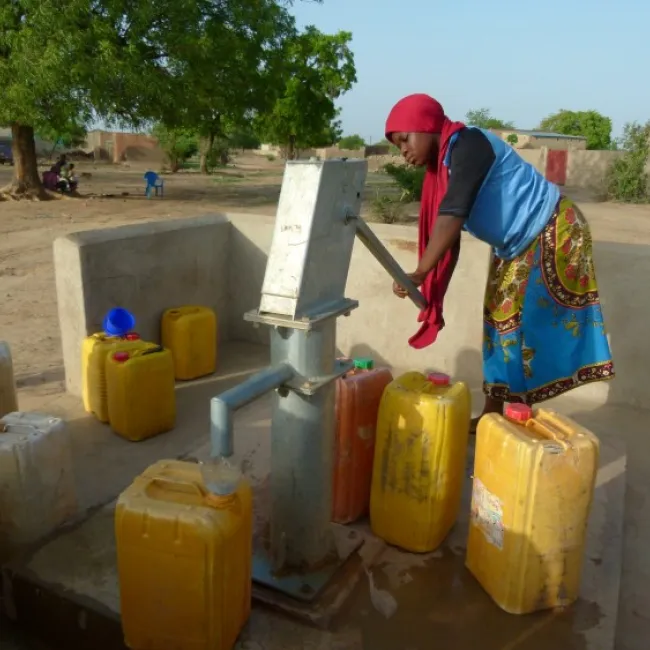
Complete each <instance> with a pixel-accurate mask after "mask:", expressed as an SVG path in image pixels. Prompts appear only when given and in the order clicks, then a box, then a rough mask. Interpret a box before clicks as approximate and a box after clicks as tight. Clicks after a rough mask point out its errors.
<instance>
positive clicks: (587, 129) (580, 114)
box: [539, 109, 612, 149]
mask: <svg viewBox="0 0 650 650" xmlns="http://www.w3.org/2000/svg"><path fill="white" fill-rule="evenodd" d="M539 128H540V129H541V130H542V131H550V132H551V133H562V134H563V135H578V136H582V137H584V138H587V149H610V148H611V146H612V120H610V119H609V117H605V116H604V115H601V114H600V113H598V112H597V111H568V110H566V109H561V110H559V111H558V112H557V113H554V114H553V115H549V116H548V117H545V118H544V119H543V120H542V122H541V124H540V125H539Z"/></svg>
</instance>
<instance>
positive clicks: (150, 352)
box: [140, 345, 165, 357]
mask: <svg viewBox="0 0 650 650" xmlns="http://www.w3.org/2000/svg"><path fill="white" fill-rule="evenodd" d="M164 349H165V348H163V346H162V345H157V346H156V347H155V348H151V349H149V350H143V351H142V352H141V353H140V356H141V357H144V356H145V354H156V353H157V352H162V351H163V350H164Z"/></svg>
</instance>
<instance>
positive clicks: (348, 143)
mask: <svg viewBox="0 0 650 650" xmlns="http://www.w3.org/2000/svg"><path fill="white" fill-rule="evenodd" d="M338 145H339V149H363V147H365V146H366V141H365V140H364V139H363V138H362V137H361V136H360V135H358V134H357V133H355V134H354V135H346V136H344V137H343V138H341V139H340V140H339V141H338Z"/></svg>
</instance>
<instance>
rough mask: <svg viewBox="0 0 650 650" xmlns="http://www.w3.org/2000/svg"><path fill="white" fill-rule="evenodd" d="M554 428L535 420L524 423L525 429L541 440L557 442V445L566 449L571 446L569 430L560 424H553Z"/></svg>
mask: <svg viewBox="0 0 650 650" xmlns="http://www.w3.org/2000/svg"><path fill="white" fill-rule="evenodd" d="M553 425H554V426H549V425H548V424H547V423H545V422H540V421H539V420H536V419H531V420H528V422H526V428H527V429H530V430H531V431H533V432H534V433H536V434H537V435H538V436H540V437H542V438H547V439H548V440H552V441H553V442H557V443H558V444H559V445H561V446H562V447H564V449H568V448H569V447H570V446H571V442H570V435H569V434H570V430H569V429H567V428H566V427H564V426H562V425H560V423H557V424H556V423H555V422H553Z"/></svg>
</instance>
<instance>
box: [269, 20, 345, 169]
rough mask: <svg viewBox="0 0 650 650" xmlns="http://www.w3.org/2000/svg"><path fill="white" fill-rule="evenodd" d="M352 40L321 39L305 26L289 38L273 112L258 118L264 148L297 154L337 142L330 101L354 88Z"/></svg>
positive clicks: (322, 36) (340, 36)
mask: <svg viewBox="0 0 650 650" xmlns="http://www.w3.org/2000/svg"><path fill="white" fill-rule="evenodd" d="M351 40H352V34H350V33H349V32H339V33H337V34H334V35H328V34H323V33H321V32H320V31H318V30H317V29H316V28H315V27H313V26H309V27H307V28H306V29H305V31H304V32H302V33H296V34H294V35H292V36H291V37H289V38H288V39H287V40H286V42H285V45H284V50H283V53H282V58H283V63H282V65H281V66H279V68H280V70H279V75H280V77H281V79H282V80H283V81H282V84H281V86H280V92H279V93H278V95H277V97H276V99H275V101H274V103H273V107H272V109H271V110H270V111H268V112H263V113H260V114H259V115H258V116H257V120H256V128H257V131H258V132H259V133H260V135H261V137H262V138H263V139H264V140H266V141H267V142H272V143H274V144H279V145H281V146H282V147H285V148H286V149H287V152H288V156H289V157H293V155H294V152H295V150H296V149H305V148H309V147H320V146H326V145H330V144H332V143H333V142H335V141H336V140H338V139H339V137H340V125H339V123H338V122H337V116H338V111H337V109H336V106H335V104H334V102H335V100H336V99H337V98H338V97H340V96H341V95H342V94H343V93H345V92H346V91H348V90H349V89H350V88H351V87H352V85H353V84H354V83H355V82H356V80H357V77H356V69H355V66H354V55H353V53H352V50H351V49H350V46H349V44H350V41H351Z"/></svg>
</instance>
